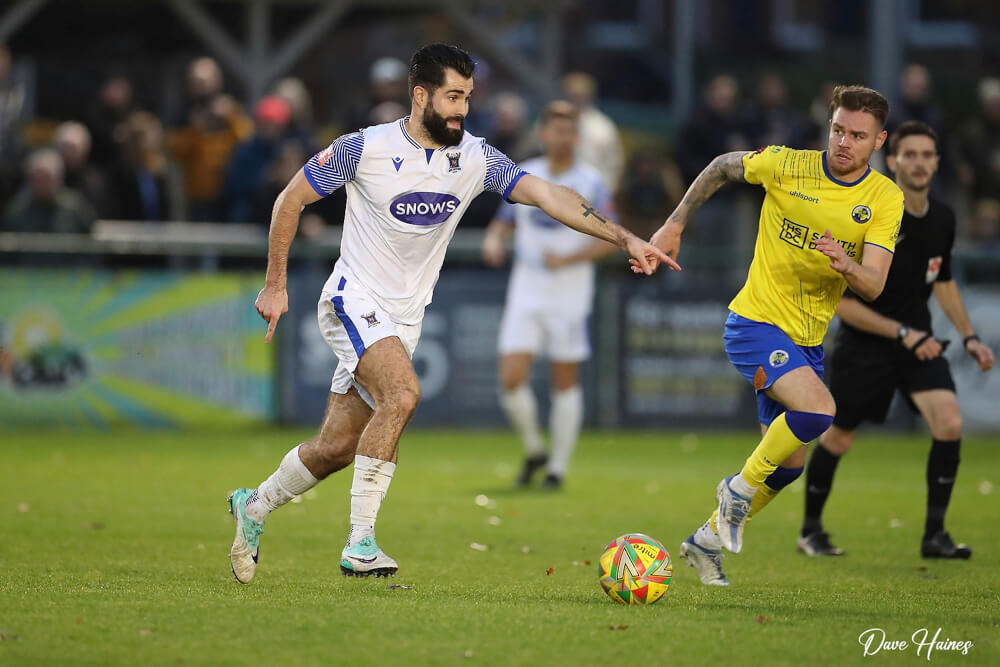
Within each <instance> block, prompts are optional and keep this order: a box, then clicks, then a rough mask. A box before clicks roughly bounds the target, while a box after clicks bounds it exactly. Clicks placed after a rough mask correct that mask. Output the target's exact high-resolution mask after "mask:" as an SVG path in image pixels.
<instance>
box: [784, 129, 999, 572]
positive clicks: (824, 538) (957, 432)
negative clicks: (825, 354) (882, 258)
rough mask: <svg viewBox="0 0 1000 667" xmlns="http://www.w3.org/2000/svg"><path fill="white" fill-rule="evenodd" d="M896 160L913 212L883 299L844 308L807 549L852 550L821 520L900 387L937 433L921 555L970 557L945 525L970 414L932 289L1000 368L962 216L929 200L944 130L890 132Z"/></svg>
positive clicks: (813, 479)
mask: <svg viewBox="0 0 1000 667" xmlns="http://www.w3.org/2000/svg"><path fill="white" fill-rule="evenodd" d="M887 160H888V165H889V169H891V170H892V171H893V172H895V174H896V184H897V185H899V187H900V189H901V190H902V191H903V196H904V202H905V208H906V212H905V213H904V214H903V221H902V225H901V226H900V230H899V238H898V239H897V240H896V254H895V256H894V257H893V260H892V267H891V268H890V269H889V276H888V278H887V279H886V283H885V289H884V290H883V291H882V294H881V296H879V297H878V298H877V299H876V300H875V301H873V302H871V303H870V304H864V303H862V302H861V301H859V300H858V299H857V298H851V297H853V295H852V294H851V293H850V292H848V293H847V294H845V295H844V299H842V300H841V302H840V306H839V307H838V308H837V315H839V316H840V320H841V327H840V330H839V332H838V333H837V337H836V342H835V345H834V351H833V364H832V365H831V367H830V390H831V392H832V393H833V397H834V400H835V401H836V402H837V416H836V417H835V418H834V420H833V426H831V427H830V429H829V430H828V431H827V432H826V433H824V434H823V435H822V436H820V439H819V445H820V446H818V447H815V448H813V453H812V457H811V458H810V460H809V465H808V468H807V470H806V513H805V520H804V521H803V523H802V533H801V536H800V537H799V539H798V549H799V551H802V552H803V553H805V554H807V555H810V556H840V555H842V554H843V553H844V551H843V550H842V549H838V548H837V547H835V546H833V544H831V543H830V537H829V534H828V533H826V532H825V531H824V530H823V523H822V519H821V516H822V512H823V505H824V504H825V503H826V499H827V497H828V496H829V495H830V489H831V487H832V485H833V475H834V472H835V471H836V469H837V463H838V462H839V461H840V457H841V456H843V455H844V454H846V453H847V451H848V450H849V449H850V448H851V443H853V442H854V434H855V431H856V429H857V427H858V425H859V424H860V423H861V422H862V421H865V420H867V421H872V422H876V423H881V422H883V421H885V416H886V413H887V412H888V410H889V404H890V402H891V401H892V396H893V394H894V393H895V391H896V389H899V390H900V391H902V392H903V394H904V395H905V396H906V398H907V402H908V403H909V404H910V407H911V408H913V409H915V410H917V411H919V412H920V414H921V415H923V417H924V419H925V420H926V421H927V425H928V426H929V427H930V431H931V435H932V436H933V438H934V440H933V444H932V445H931V451H930V456H929V457H928V460H927V520H926V523H925V526H924V537H923V540H922V543H921V545H920V553H921V555H922V556H923V557H924V558H969V557H970V556H971V555H972V549H970V548H969V547H968V546H966V545H964V544H955V543H954V542H953V541H952V539H951V536H950V535H949V534H948V533H947V532H945V529H944V515H945V512H946V511H947V509H948V501H949V499H950V498H951V489H952V487H953V486H954V484H955V475H956V473H957V472H958V461H959V446H960V443H961V437H962V417H961V415H960V414H959V410H958V401H957V399H956V397H955V383H954V381H953V380H952V377H951V370H950V369H949V367H948V362H947V361H946V360H945V358H944V357H942V356H941V353H942V351H943V350H944V348H945V347H946V346H947V344H948V341H939V340H937V339H936V338H934V336H933V334H932V333H931V315H930V310H929V309H928V308H927V300H928V298H929V297H930V294H931V292H932V291H933V292H934V296H935V297H937V300H938V302H939V303H940V304H941V308H942V309H943V310H944V312H945V314H946V315H947V316H948V319H950V320H951V322H952V324H954V325H955V328H956V329H957V330H958V332H959V333H960V334H961V335H962V345H963V346H964V347H965V350H966V351H967V352H968V353H969V355H970V356H972V358H973V359H975V360H976V362H977V363H978V364H979V368H980V369H981V370H982V371H983V372H986V371H988V370H990V369H991V368H992V367H993V352H992V351H991V350H990V349H989V348H988V347H987V346H986V345H984V344H983V343H982V342H980V340H979V337H978V336H977V335H976V333H975V329H973V327H972V324H971V322H969V316H968V313H967V312H966V310H965V304H964V303H962V297H961V295H960V294H959V292H958V285H956V284H955V281H954V280H952V277H951V248H952V244H953V242H954V240H955V214H954V213H953V212H952V210H951V209H950V208H948V207H947V206H946V205H944V204H942V203H941V202H939V201H936V200H934V199H930V198H929V197H928V190H929V188H930V183H931V178H933V176H934V172H935V171H937V167H938V151H937V135H936V134H935V132H934V130H932V129H931V128H930V127H929V126H928V125H926V124H925V123H921V122H918V121H908V122H905V123H903V124H902V125H900V126H899V128H898V129H897V130H896V131H895V132H894V133H893V135H892V136H891V137H890V138H889V155H888V156H887Z"/></svg>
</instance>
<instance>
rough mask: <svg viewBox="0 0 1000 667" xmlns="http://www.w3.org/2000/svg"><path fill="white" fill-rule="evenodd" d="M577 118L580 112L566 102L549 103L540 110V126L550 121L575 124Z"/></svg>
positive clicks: (570, 103)
mask: <svg viewBox="0 0 1000 667" xmlns="http://www.w3.org/2000/svg"><path fill="white" fill-rule="evenodd" d="M579 118H580V112H579V110H577V108H576V105H575V104H573V103H572V102H567V101H566V100H555V101H554V102H549V103H548V104H547V105H545V108H544V109H543V110H542V125H545V124H546V123H548V122H549V121H550V120H556V119H560V120H571V121H574V122H576V121H577V120H579Z"/></svg>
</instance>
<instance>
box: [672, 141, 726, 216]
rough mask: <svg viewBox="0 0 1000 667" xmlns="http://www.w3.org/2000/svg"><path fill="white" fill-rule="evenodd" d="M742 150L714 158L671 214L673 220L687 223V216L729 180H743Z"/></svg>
mask: <svg viewBox="0 0 1000 667" xmlns="http://www.w3.org/2000/svg"><path fill="white" fill-rule="evenodd" d="M743 155H744V153H742V152H739V151H737V152H734V153H724V154H722V155H720V156H718V157H717V158H715V159H714V160H712V161H711V162H710V163H709V165H708V166H707V167H705V168H704V169H703V170H702V171H701V173H700V174H698V177H697V178H696V179H694V182H693V183H692V184H691V186H690V187H688V189H687V192H685V193H684V198H683V199H681V203H680V204H679V205H678V206H677V209H676V210H675V211H674V212H673V213H671V214H670V218H669V219H670V220H671V221H673V222H679V223H685V222H686V217H687V216H689V215H690V214H691V213H693V212H694V211H696V210H697V209H698V208H699V207H700V206H701V205H702V204H704V203H705V202H706V201H708V198H709V197H711V196H712V195H713V194H715V191H716V190H718V189H719V188H721V187H722V186H723V185H724V184H725V183H727V182H729V181H736V182H739V181H742V180H743Z"/></svg>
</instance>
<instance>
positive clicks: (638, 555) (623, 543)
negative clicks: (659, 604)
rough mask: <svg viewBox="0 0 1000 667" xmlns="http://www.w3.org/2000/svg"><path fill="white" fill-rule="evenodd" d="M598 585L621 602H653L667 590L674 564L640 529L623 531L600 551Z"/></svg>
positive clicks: (616, 600) (660, 546) (656, 542)
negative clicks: (599, 582) (637, 530)
mask: <svg viewBox="0 0 1000 667" xmlns="http://www.w3.org/2000/svg"><path fill="white" fill-rule="evenodd" d="M598 572H599V573H600V577H601V588H603V589H604V592H605V593H607V594H608V596H609V597H610V598H611V599H612V600H614V601H615V602H620V603H622V604H653V603H654V602H656V601H657V600H659V599H660V598H661V597H663V595H664V593H666V592H667V588H668V587H669V586H670V577H671V576H673V573H674V567H673V565H672V564H671V563H670V554H669V553H667V550H666V549H664V548H663V545H662V544H660V543H659V541H657V540H655V539H653V538H652V537H650V536H649V535H643V534H642V533H630V534H628V535H622V536H621V537H619V538H618V539H616V540H615V541H614V542H612V543H611V544H609V545H608V546H607V547H605V549H604V553H603V554H601V561H600V564H599V565H598Z"/></svg>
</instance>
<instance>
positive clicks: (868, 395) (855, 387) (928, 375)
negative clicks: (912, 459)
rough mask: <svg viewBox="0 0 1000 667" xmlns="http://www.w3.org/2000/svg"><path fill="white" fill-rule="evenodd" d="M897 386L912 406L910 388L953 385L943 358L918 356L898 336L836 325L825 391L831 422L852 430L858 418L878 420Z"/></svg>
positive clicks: (912, 408)
mask: <svg viewBox="0 0 1000 667" xmlns="http://www.w3.org/2000/svg"><path fill="white" fill-rule="evenodd" d="M897 389H898V390H899V391H901V392H903V395H904V396H905V397H906V402H907V404H908V405H909V406H910V409H911V410H913V411H914V412H917V406H916V405H915V404H914V403H913V400H912V399H911V398H910V394H914V393H916V392H919V391H927V390H930V389H947V390H949V391H955V381H954V380H953V379H952V376H951V368H950V367H949V366H948V360H947V359H945V358H944V357H943V356H938V357H935V358H934V359H930V360H928V361H920V360H919V359H917V358H916V356H914V354H913V353H912V352H911V351H909V350H907V349H906V348H904V347H903V346H902V345H900V344H899V342H898V341H895V340H889V339H888V338H882V337H876V336H872V335H869V334H866V333H863V332H859V331H857V330H855V329H852V328H849V327H846V326H841V328H840V331H838V332H837V337H836V341H835V342H834V347H833V363H832V364H830V393H831V394H833V400H834V401H836V403H837V415H836V417H834V419H833V424H834V426H838V427H840V428H842V429H845V430H848V431H853V430H854V429H856V428H857V427H858V425H859V424H860V423H861V422H863V421H869V422H874V423H876V424H881V423H882V422H884V421H885V417H886V415H887V414H888V412H889V405H890V404H891V403H892V397H893V394H895V393H896V390H897Z"/></svg>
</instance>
